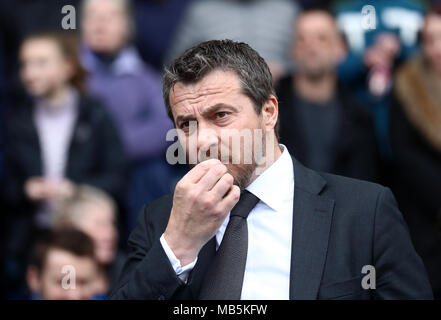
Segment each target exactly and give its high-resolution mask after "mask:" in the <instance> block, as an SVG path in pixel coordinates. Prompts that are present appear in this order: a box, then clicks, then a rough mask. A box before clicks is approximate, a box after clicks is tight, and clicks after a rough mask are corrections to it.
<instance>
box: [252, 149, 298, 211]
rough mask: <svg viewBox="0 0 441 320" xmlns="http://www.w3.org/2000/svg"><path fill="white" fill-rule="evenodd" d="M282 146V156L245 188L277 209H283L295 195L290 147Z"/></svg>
mask: <svg viewBox="0 0 441 320" xmlns="http://www.w3.org/2000/svg"><path fill="white" fill-rule="evenodd" d="M280 146H281V147H283V151H282V154H281V156H280V157H279V158H278V159H277V160H276V161H275V162H274V163H273V164H272V165H271V166H270V167H269V168H267V169H266V170H265V171H264V172H262V174H260V175H259V176H258V177H257V178H256V179H255V180H254V181H253V182H252V183H251V184H250V185H249V186H248V187H246V188H245V189H247V190H248V191H249V192H251V193H252V194H254V195H255V196H257V197H258V198H259V199H260V201H262V202H264V203H265V204H266V205H268V206H269V207H270V208H272V209H273V210H275V211H281V210H282V204H283V202H284V201H285V200H286V199H288V198H289V199H291V198H292V197H293V190H294V167H293V163H292V158H291V155H290V154H289V152H288V149H287V148H286V147H285V146H284V145H282V144H281V145H280Z"/></svg>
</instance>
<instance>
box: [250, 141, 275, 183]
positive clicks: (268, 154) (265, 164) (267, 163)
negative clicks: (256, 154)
mask: <svg viewBox="0 0 441 320" xmlns="http://www.w3.org/2000/svg"><path fill="white" fill-rule="evenodd" d="M265 148H271V149H272V150H268V149H267V150H265V157H264V161H262V163H261V164H260V165H257V167H256V168H255V169H254V172H253V174H252V176H251V179H250V181H249V183H248V185H250V184H251V183H252V182H253V181H254V180H256V178H257V177H258V176H259V175H260V174H262V172H264V171H265V170H266V169H268V168H269V167H271V165H272V164H273V163H274V162H276V161H277V159H279V158H280V156H281V155H282V152H283V148H282V147H281V146H280V145H279V142H278V140H277V138H275V137H274V143H273V144H271V146H270V144H267V145H266V146H265Z"/></svg>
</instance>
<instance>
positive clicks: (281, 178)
mask: <svg viewBox="0 0 441 320" xmlns="http://www.w3.org/2000/svg"><path fill="white" fill-rule="evenodd" d="M281 146H282V147H283V152H282V155H281V156H280V157H279V158H278V159H277V160H276V161H275V162H274V163H273V164H272V165H271V166H270V167H269V168H267V169H266V170H265V171H264V172H263V173H262V174H261V175H259V176H258V177H257V178H256V179H255V180H254V181H253V182H252V183H251V184H250V185H249V186H248V187H247V188H246V189H247V190H248V191H249V192H251V193H253V194H254V195H255V196H257V197H258V198H259V199H260V201H259V202H258V203H257V205H256V206H255V207H254V208H253V210H251V212H250V214H249V215H248V218H247V226H248V253H247V261H246V266H245V275H244V280H243V286H242V295H241V299H242V300H251V299H255V300H271V299H277V300H287V299H289V284H290V268H291V240H292V218H293V198H294V169H293V163H292V159H291V156H290V154H289V152H288V150H287V148H286V147H285V146H283V145H281ZM228 221H229V214H228V216H227V218H226V219H225V221H224V222H223V224H222V226H221V227H220V228H219V230H218V231H217V233H216V249H217V248H219V245H220V243H221V242H222V238H223V236H224V232H225V229H226V227H227V224H228ZM160 241H161V244H162V247H163V248H164V251H165V253H166V254H167V256H168V258H169V260H170V263H171V265H172V266H173V269H174V270H175V272H176V274H177V275H178V276H179V278H180V279H181V280H183V281H185V280H186V279H187V277H188V274H189V273H190V271H191V270H192V269H193V267H194V266H195V264H196V262H197V259H196V260H195V261H193V262H192V263H191V264H189V265H186V266H184V267H182V266H181V264H180V262H179V260H178V259H177V258H176V256H175V255H174V254H173V251H172V250H171V249H170V247H169V246H168V244H167V242H166V241H165V238H164V235H162V236H161V239H160Z"/></svg>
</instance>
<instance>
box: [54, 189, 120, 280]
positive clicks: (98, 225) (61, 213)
mask: <svg viewBox="0 0 441 320" xmlns="http://www.w3.org/2000/svg"><path fill="white" fill-rule="evenodd" d="M116 210H117V207H116V205H115V202H114V201H113V199H112V198H111V197H109V196H108V195H107V194H106V193H105V192H103V191H101V190H99V189H96V188H93V187H90V186H79V187H78V188H77V189H76V191H75V193H74V194H73V195H72V197H70V198H67V199H64V200H62V201H60V203H59V204H58V205H57V212H56V214H55V215H54V228H56V229H63V228H76V229H78V230H80V231H82V232H84V233H85V234H87V235H88V236H89V237H90V238H91V239H92V240H93V242H94V246H95V257H96V260H97V261H98V263H99V264H100V265H101V266H102V267H103V268H104V270H105V272H106V275H105V276H106V278H108V280H109V285H110V287H112V286H113V285H114V283H115V281H116V280H117V279H118V277H119V273H120V272H121V269H122V267H123V264H124V259H125V256H124V254H123V253H122V252H121V251H118V246H117V245H118V230H117V228H116V220H117V217H116V214H117V211H116Z"/></svg>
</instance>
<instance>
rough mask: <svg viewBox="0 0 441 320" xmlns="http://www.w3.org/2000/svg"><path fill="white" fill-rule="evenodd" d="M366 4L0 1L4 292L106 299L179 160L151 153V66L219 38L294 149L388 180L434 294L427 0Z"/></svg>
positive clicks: (437, 73) (436, 246) (438, 25)
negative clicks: (260, 77)
mask: <svg viewBox="0 0 441 320" xmlns="http://www.w3.org/2000/svg"><path fill="white" fill-rule="evenodd" d="M366 4H367V2H366V1H361V0H354V1H345V0H335V1H323V0H322V1H321V0H309V1H308V0H302V1H300V0H299V1H295V0H132V1H130V0H83V1H79V0H45V1H32V0H6V1H1V3H0V123H1V125H0V181H1V183H0V185H1V189H0V212H1V215H0V217H1V228H2V231H1V237H2V238H1V244H2V259H1V261H2V280H3V281H2V282H3V283H4V287H3V292H2V294H3V297H4V298H6V299H105V298H106V296H107V295H108V293H109V290H111V288H112V286H113V284H114V282H115V280H116V279H117V278H118V276H119V272H120V271H121V268H122V264H123V263H124V257H125V250H126V243H125V241H126V239H127V236H128V234H129V233H130V230H131V229H132V228H133V226H134V225H135V223H136V219H137V216H138V213H139V211H140V209H141V208H142V206H143V205H144V204H148V203H150V202H151V201H153V200H154V199H156V198H158V197H160V196H162V195H165V194H168V193H170V192H172V191H173V189H174V186H175V184H176V182H177V181H178V180H179V179H180V178H181V177H182V176H183V175H184V174H185V173H186V171H187V168H186V167H185V166H179V165H173V166H172V165H169V164H168V163H167V161H166V157H165V151H166V149H167V147H168V145H169V144H170V143H171V142H167V141H166V138H165V136H166V133H167V131H168V130H169V129H171V128H173V123H172V121H171V120H170V119H169V117H168V115H167V113H166V111H165V107H164V102H163V97H162V84H161V77H162V72H163V66H164V65H165V64H168V63H170V62H171V61H172V60H173V59H174V58H175V57H177V56H178V55H179V54H180V53H182V52H183V51H184V50H185V49H187V48H189V47H191V46H192V45H194V44H196V43H198V42H201V41H204V40H210V39H226V38H228V39H233V40H238V41H244V42H247V43H249V44H250V45H251V46H252V47H253V48H254V49H256V50H257V51H258V52H259V53H260V54H261V55H262V56H263V57H264V58H265V60H266V61H267V63H268V65H269V66H270V69H271V72H272V75H273V79H274V83H275V85H276V89H277V96H278V99H279V114H280V117H279V126H280V134H279V136H280V142H281V143H282V144H284V145H286V146H287V147H288V149H289V151H290V153H291V154H292V155H294V156H295V157H296V158H297V159H298V160H300V161H301V162H302V163H304V164H305V165H306V166H308V167H311V168H312V169H315V170H318V171H324V172H332V173H336V174H340V175H344V176H349V177H353V178H358V179H364V180H369V181H372V182H376V183H381V184H383V185H386V186H388V187H390V188H391V189H392V191H393V192H394V194H395V196H396V199H397V201H398V205H399V207H400V209H401V211H402V212H403V215H404V217H405V219H406V221H407V223H408V225H409V231H410V234H411V237H412V240H413V243H414V246H415V248H416V250H417V251H418V253H419V254H420V255H421V257H422V259H423V261H424V263H425V266H426V269H427V271H428V273H429V277H430V280H431V284H432V287H433V290H434V294H435V297H436V298H438V299H440V298H441V273H440V274H438V273H439V271H440V270H441V1H435V0H432V1H417V0H386V1H379V0H372V1H369V5H371V6H370V7H369V8H366V7H365V6H366ZM65 5H71V6H73V7H74V8H75V15H74V18H75V21H74V22H75V28H74V29H69V30H65V29H63V27H62V23H61V21H62V19H63V17H64V16H65V15H66V14H65V13H64V14H63V13H62V8H63V7H64V6H65ZM70 22H71V23H72V21H70ZM63 266H72V267H73V268H74V270H75V285H76V288H75V290H71V289H69V288H65V286H68V287H69V285H72V283H69V281H67V282H66V279H67V278H69V276H71V274H69V270H64V269H63Z"/></svg>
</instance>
